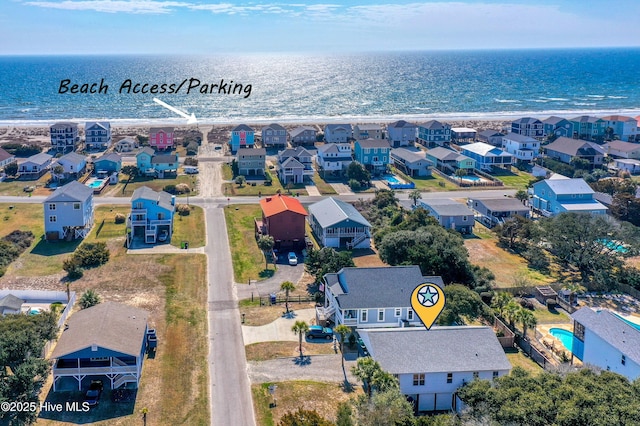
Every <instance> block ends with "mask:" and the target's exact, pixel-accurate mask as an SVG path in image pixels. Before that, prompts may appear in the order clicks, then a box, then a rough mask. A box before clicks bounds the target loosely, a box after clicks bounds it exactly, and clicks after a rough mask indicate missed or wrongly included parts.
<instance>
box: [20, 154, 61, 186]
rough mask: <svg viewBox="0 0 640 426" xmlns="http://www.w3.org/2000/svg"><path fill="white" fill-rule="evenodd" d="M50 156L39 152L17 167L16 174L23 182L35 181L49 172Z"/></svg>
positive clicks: (51, 157)
mask: <svg viewBox="0 0 640 426" xmlns="http://www.w3.org/2000/svg"><path fill="white" fill-rule="evenodd" d="M52 159H53V156H52V155H49V154H47V153H44V152H41V153H39V154H35V155H32V156H31V157H29V158H27V159H26V160H24V161H23V162H22V163H20V164H19V165H18V174H19V175H20V179H23V180H36V179H39V178H40V177H41V176H42V175H43V174H45V173H47V171H49V168H50V167H51V161H52Z"/></svg>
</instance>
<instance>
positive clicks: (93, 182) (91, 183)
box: [87, 179, 104, 189]
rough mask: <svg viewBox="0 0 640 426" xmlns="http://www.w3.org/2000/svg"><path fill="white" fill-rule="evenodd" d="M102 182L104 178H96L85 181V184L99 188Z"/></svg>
mask: <svg viewBox="0 0 640 426" xmlns="http://www.w3.org/2000/svg"><path fill="white" fill-rule="evenodd" d="M103 184H104V180H102V179H96V180H92V181H90V182H87V186H88V187H89V188H91V189H98V188H100V187H101V186H102V185H103Z"/></svg>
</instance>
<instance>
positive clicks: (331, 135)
mask: <svg viewBox="0 0 640 426" xmlns="http://www.w3.org/2000/svg"><path fill="white" fill-rule="evenodd" d="M352 136H353V129H352V128H351V124H327V125H326V126H324V140H325V142H327V143H345V142H349V139H351V138H352Z"/></svg>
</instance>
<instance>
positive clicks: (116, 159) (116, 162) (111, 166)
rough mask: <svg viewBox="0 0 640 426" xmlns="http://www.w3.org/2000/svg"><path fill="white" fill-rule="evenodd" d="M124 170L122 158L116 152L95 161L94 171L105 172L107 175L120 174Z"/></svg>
mask: <svg viewBox="0 0 640 426" xmlns="http://www.w3.org/2000/svg"><path fill="white" fill-rule="evenodd" d="M121 168H122V157H121V156H120V154H116V153H114V152H112V153H109V154H104V155H102V156H100V157H98V158H96V159H95V160H94V161H93V169H94V171H96V172H97V171H104V172H107V173H113V172H119V171H120V169H121Z"/></svg>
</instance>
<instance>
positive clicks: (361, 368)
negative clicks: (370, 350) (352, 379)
mask: <svg viewBox="0 0 640 426" xmlns="http://www.w3.org/2000/svg"><path fill="white" fill-rule="evenodd" d="M381 369H382V368H381V367H380V364H378V362H377V361H375V360H374V359H373V358H371V357H370V356H368V357H364V358H358V361H357V363H356V365H355V367H352V368H351V372H352V373H353V375H354V376H356V377H357V378H358V379H360V380H362V382H363V383H364V384H365V386H366V388H367V395H368V396H369V399H371V386H372V385H373V376H374V375H375V374H376V372H377V371H380V370H381Z"/></svg>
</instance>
